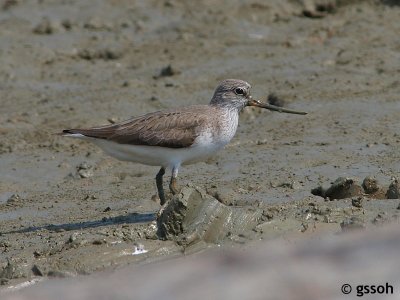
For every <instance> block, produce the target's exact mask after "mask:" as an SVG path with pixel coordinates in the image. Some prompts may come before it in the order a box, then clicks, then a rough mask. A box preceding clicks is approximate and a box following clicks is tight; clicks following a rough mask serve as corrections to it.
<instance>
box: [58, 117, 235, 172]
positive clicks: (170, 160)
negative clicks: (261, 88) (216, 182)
mask: <svg viewBox="0 0 400 300" xmlns="http://www.w3.org/2000/svg"><path fill="white" fill-rule="evenodd" d="M238 118H239V115H238V113H237V112H236V111H228V110H227V111H226V112H225V114H223V115H222V116H221V126H220V128H221V129H220V130H219V132H218V133H217V132H213V128H211V127H208V128H205V130H204V131H203V132H202V133H201V134H200V135H199V136H198V137H197V138H196V140H195V141H194V143H193V145H191V146H190V147H187V148H166V147H156V146H138V145H128V144H118V143H115V142H112V141H109V140H105V139H97V138H91V137H87V136H84V135H82V134H65V136H68V137H75V138H80V139H83V140H87V141H90V142H92V143H94V144H96V145H97V146H99V147H100V148H101V149H103V151H104V152H106V153H107V154H109V155H110V156H112V157H115V158H117V159H119V160H124V161H131V162H137V163H141V164H145V165H150V166H162V167H165V168H176V169H177V168H179V166H180V165H183V164H191V163H195V162H198V161H202V160H204V159H206V158H207V157H209V156H210V155H212V154H214V153H215V152H217V151H218V150H220V149H222V148H223V147H224V146H225V145H226V144H228V143H229V142H230V140H231V139H232V138H233V136H234V135H235V133H236V129H237V125H238Z"/></svg>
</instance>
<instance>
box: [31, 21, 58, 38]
mask: <svg viewBox="0 0 400 300" xmlns="http://www.w3.org/2000/svg"><path fill="white" fill-rule="evenodd" d="M55 28H56V26H55V25H54V24H53V23H51V22H50V20H49V19H48V18H43V19H42V21H40V23H39V24H37V25H36V26H35V28H33V33H36V34H53V33H54V32H55Z"/></svg>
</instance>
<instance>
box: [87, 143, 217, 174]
mask: <svg viewBox="0 0 400 300" xmlns="http://www.w3.org/2000/svg"><path fill="white" fill-rule="evenodd" d="M84 139H86V140H89V141H91V142H92V143H94V144H96V145H97V146H99V147H100V148H101V149H103V151H104V152H106V153H107V154H109V155H110V156H113V157H115V158H117V159H119V160H124V161H131V162H137V163H141V164H145V165H150V166H163V167H165V168H168V167H173V166H176V165H181V164H191V163H195V162H198V161H202V160H204V159H206V158H207V157H209V156H210V155H212V154H214V153H215V152H217V151H218V150H220V149H221V148H222V147H223V146H224V145H222V144H221V145H219V144H194V145H193V146H191V147H188V148H165V147H154V146H136V145H127V144H118V143H115V142H111V141H108V140H101V139H94V138H87V137H85V138H84Z"/></svg>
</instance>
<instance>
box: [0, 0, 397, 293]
mask: <svg viewBox="0 0 400 300" xmlns="http://www.w3.org/2000/svg"><path fill="white" fill-rule="evenodd" d="M229 3H230V5H229V7H226V3H222V2H221V3H219V2H215V1H203V2H201V3H199V2H197V1H196V2H193V3H192V2H187V1H134V2H132V1H106V0H96V1H90V2H89V1H64V2H63V1H46V0H44V1H2V2H1V3H0V4H1V10H0V24H1V26H0V40H1V42H0V56H1V61H2V63H1V64H0V93H1V94H0V106H1V109H0V170H1V171H0V280H1V284H2V285H3V287H1V289H3V290H9V289H10V288H11V287H14V288H15V287H21V285H19V284H21V283H22V284H27V283H29V282H31V283H32V282H35V281H37V280H44V279H46V278H48V277H70V276H75V275H78V274H91V273H93V272H95V271H100V270H105V269H112V268H118V267H120V266H125V265H127V264H145V263H150V262H154V261H158V260H166V259H171V258H179V257H182V256H184V255H185V256H186V259H188V257H187V255H188V254H191V253H196V252H199V251H203V250H205V249H207V248H216V247H217V246H221V245H222V246H224V247H243V246H246V245H249V244H251V245H253V246H254V247H257V243H258V242H256V241H258V240H260V239H261V240H271V239H284V240H290V241H296V240H298V239H309V238H312V237H313V236H314V235H315V234H316V233H319V234H321V233H323V234H325V235H327V236H328V237H329V236H330V235H335V234H336V233H338V232H343V231H349V230H353V229H359V230H360V229H361V230H370V229H371V228H373V227H376V226H381V225H382V224H386V223H391V222H397V220H398V213H399V210H398V207H399V200H398V198H399V182H398V178H399V176H400V175H399V174H400V151H399V147H400V123H399V115H400V101H399V97H400V96H399V95H400V79H399V78H400V77H399V76H400V39H399V38H398V37H399V33H400V23H399V22H398V20H399V19H400V6H399V5H398V2H397V1H339V0H338V1H304V3H303V2H302V1H268V3H265V2H263V1H251V2H242V1H230V2H229ZM226 78H238V79H242V80H246V81H248V82H249V83H251V84H252V94H253V96H254V97H255V98H257V99H260V100H263V101H267V98H268V97H267V96H268V95H270V97H269V100H270V101H273V102H275V103H276V104H279V105H281V104H283V106H285V107H288V108H292V109H297V110H305V111H308V112H309V114H308V115H306V116H296V115H287V114H279V113H274V112H267V111H265V110H260V109H250V108H247V109H246V110H245V111H244V112H243V113H242V114H241V117H240V123H239V129H238V132H237V134H236V136H235V138H234V140H233V141H232V142H231V144H229V145H228V146H227V147H226V148H225V149H224V150H222V151H221V152H220V153H219V154H218V155H216V156H215V157H212V158H210V159H209V160H207V161H205V162H203V163H198V164H195V165H189V166H184V167H183V168H182V169H181V172H180V177H179V180H180V183H181V184H182V186H183V187H184V193H183V194H182V195H179V196H178V197H177V198H176V199H172V200H171V203H170V205H169V206H168V207H167V208H166V209H165V210H164V211H163V212H162V213H160V214H159V216H160V217H158V218H157V214H158V211H159V209H160V205H159V203H158V202H157V197H155V195H156V187H155V183H154V177H155V174H156V173H157V171H158V168H156V167H149V166H143V165H140V164H133V163H125V162H120V161H117V160H114V159H113V158H110V157H108V156H106V155H105V154H103V153H102V152H101V150H100V149H98V148H96V147H95V146H94V145H91V144H89V143H85V142H80V141H77V140H73V139H68V138H62V137H60V136H57V135H55V133H57V132H60V131H61V130H62V129H65V128H71V127H90V126H95V125H100V124H109V123H112V122H116V121H121V120H124V119H128V118H130V117H132V116H138V115H141V114H144V113H147V112H151V111H155V110H160V109H167V108H171V107H177V106H186V105H193V104H206V103H208V102H209V100H210V99H211V96H212V93H213V90H214V88H215V87H216V86H217V84H218V83H219V81H221V80H223V79H226ZM271 94H275V95H276V96H271ZM196 201H197V202H196ZM199 201H200V202H201V203H202V206H201V207H200V206H196V204H195V203H199ZM182 203H183V206H182V205H181V204H182ZM182 207H184V209H183V212H184V213H182V216H183V217H184V220H182V219H179V218H178V219H174V212H176V211H177V210H179V209H182ZM179 212H182V211H181V210H179ZM199 212H202V213H204V216H205V217H204V219H202V220H200V219H199V214H198V213H199ZM228 217H229V218H228ZM227 219H229V221H226V220H227ZM215 220H220V221H215ZM176 222H183V224H185V226H186V227H185V228H176V227H175V226H174V224H176ZM199 224H200V225H199ZM160 228H161V230H160ZM189 259H190V258H189Z"/></svg>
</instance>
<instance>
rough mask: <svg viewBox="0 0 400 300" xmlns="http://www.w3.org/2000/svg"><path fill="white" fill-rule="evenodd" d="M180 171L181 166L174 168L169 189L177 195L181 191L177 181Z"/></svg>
mask: <svg viewBox="0 0 400 300" xmlns="http://www.w3.org/2000/svg"><path fill="white" fill-rule="evenodd" d="M178 171H179V166H174V167H173V168H172V176H171V182H170V183H169V189H170V191H171V193H172V194H173V195H176V194H178V193H179V192H180V190H181V189H180V188H179V187H178V185H177V183H176V181H177V180H176V179H177V177H178Z"/></svg>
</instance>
